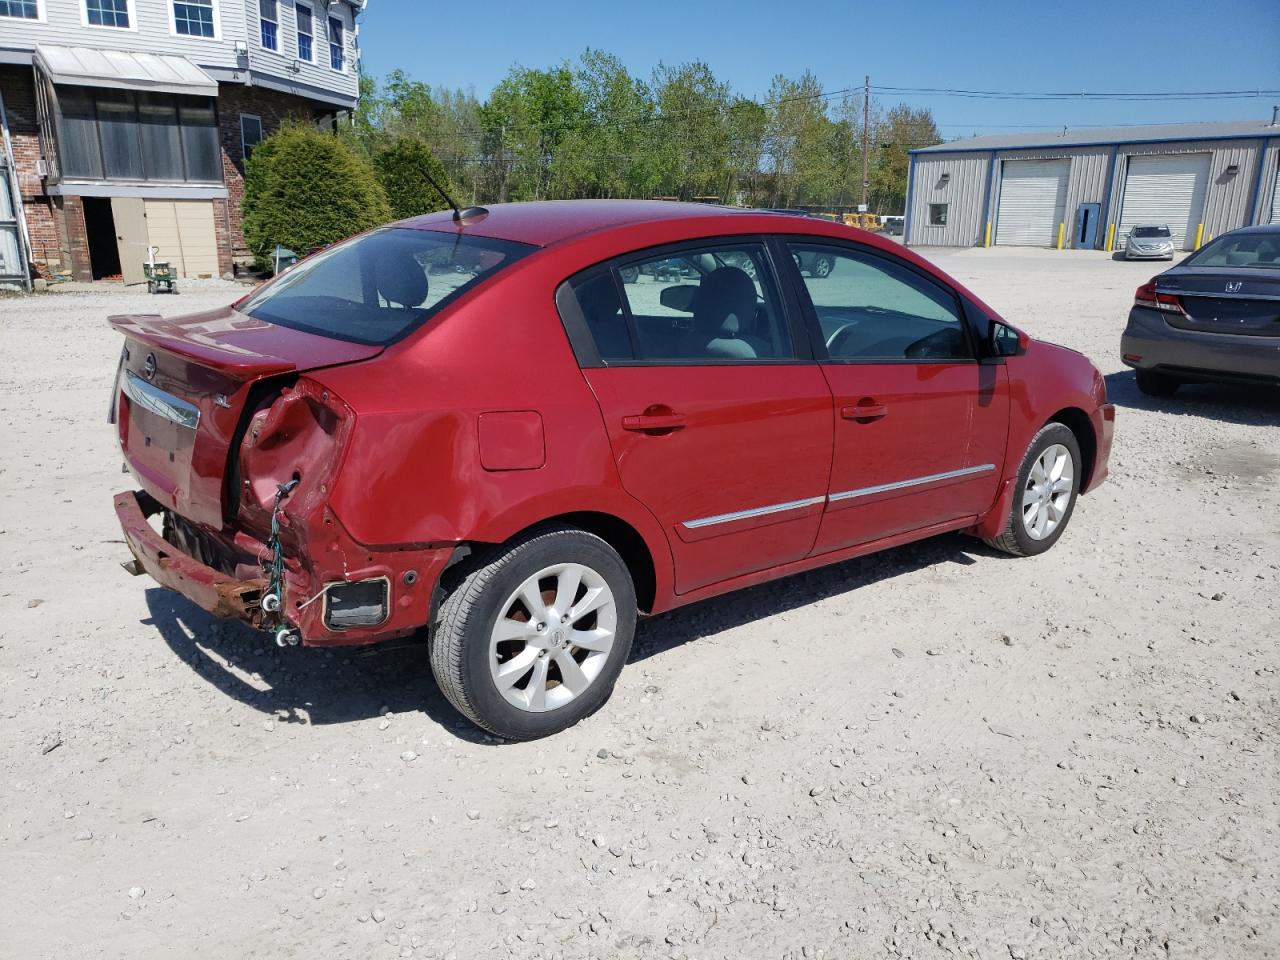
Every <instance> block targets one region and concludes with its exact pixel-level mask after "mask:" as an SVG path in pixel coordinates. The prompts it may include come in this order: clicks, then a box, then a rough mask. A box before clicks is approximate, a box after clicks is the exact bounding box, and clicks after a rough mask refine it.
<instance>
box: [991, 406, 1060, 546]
mask: <svg viewBox="0 0 1280 960" xmlns="http://www.w3.org/2000/svg"><path fill="white" fill-rule="evenodd" d="M1081 478H1082V471H1081V459H1080V444H1079V443H1078V442H1077V441H1076V436H1075V434H1074V433H1072V432H1071V430H1070V429H1069V428H1068V427H1065V426H1063V425H1062V424H1061V423H1049V424H1045V426H1044V427H1042V428H1041V429H1040V432H1039V433H1037V434H1036V435H1035V436H1034V437H1032V439H1031V443H1030V444H1029V445H1028V446H1027V452H1026V453H1025V454H1024V455H1023V457H1022V464H1021V466H1019V468H1018V481H1017V487H1016V489H1015V490H1014V494H1013V503H1012V504H1010V507H1009V516H1008V519H1007V521H1006V523H1005V528H1004V531H1003V532H1002V533H1001V534H1000V535H999V536H998V537H992V538H991V539H989V540H987V544H988V545H990V546H992V547H995V548H996V549H997V550H1002V551H1004V552H1005V553H1010V554H1013V555H1014V556H1015V557H1033V556H1035V555H1037V554H1040V553H1044V552H1045V551H1046V550H1048V549H1049V548H1050V547H1052V546H1053V545H1054V544H1055V543H1057V542H1058V538H1059V537H1061V536H1062V532H1063V531H1064V530H1066V528H1067V523H1068V522H1069V521H1070V520H1071V514H1072V512H1074V510H1075V506H1076V498H1077V496H1078V495H1079V493H1080V482H1081Z"/></svg>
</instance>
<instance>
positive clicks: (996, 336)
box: [987, 321, 1030, 357]
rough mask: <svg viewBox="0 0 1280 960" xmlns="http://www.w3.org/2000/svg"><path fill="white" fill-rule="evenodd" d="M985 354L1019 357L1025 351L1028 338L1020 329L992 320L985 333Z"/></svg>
mask: <svg viewBox="0 0 1280 960" xmlns="http://www.w3.org/2000/svg"><path fill="white" fill-rule="evenodd" d="M987 341H988V342H987V348H988V351H987V355H988V356H991V357H1020V356H1022V354H1024V353H1026V352H1027V344H1028V343H1029V342H1030V338H1029V337H1028V336H1027V335H1026V334H1025V333H1023V332H1022V331H1021V330H1015V329H1013V327H1010V326H1006V325H1005V324H1003V323H996V322H994V321H993V322H992V324H991V331H990V333H989V334H988V335H987Z"/></svg>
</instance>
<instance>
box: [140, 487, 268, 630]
mask: <svg viewBox="0 0 1280 960" xmlns="http://www.w3.org/2000/svg"><path fill="white" fill-rule="evenodd" d="M115 506H116V516H117V517H118V518H119V519H120V527H121V529H122V530H123V531H124V539H125V543H126V544H128V547H129V550H130V552H131V553H132V554H133V556H134V559H135V560H136V562H137V564H138V566H140V567H141V568H142V570H143V571H146V573H148V574H149V575H150V576H151V579H153V580H155V581H156V583H158V584H160V585H161V586H163V587H168V588H169V589H170V590H176V591H177V592H178V593H180V594H182V595H183V596H184V597H186V598H187V599H189V600H190V601H191V602H192V603H194V604H195V605H196V606H198V607H200V608H201V609H202V610H207V611H208V612H209V613H212V614H213V615H214V616H216V617H234V618H235V619H237V620H244V621H246V622H248V623H250V624H252V625H253V626H255V627H260V626H262V618H263V612H262V607H261V606H260V602H261V600H262V592H263V590H264V589H265V588H266V585H267V581H266V580H265V579H258V580H236V579H234V578H233V577H229V576H227V575H226V574H225V573H221V572H219V571H217V570H215V569H213V567H210V566H206V565H205V564H203V563H201V562H200V561H199V560H196V559H194V558H193V557H189V556H187V555H186V554H185V553H183V552H182V551H181V550H179V549H178V548H177V547H175V546H173V544H171V543H169V541H168V540H165V539H164V538H163V537H161V536H160V534H158V533H156V532H155V530H153V529H152V528H151V524H149V523H148V522H147V518H148V517H151V516H154V515H155V514H157V513H159V512H160V511H161V510H162V509H163V507H162V506H161V505H160V504H159V503H158V502H157V501H156V500H154V499H153V498H152V497H150V496H149V495H147V494H146V493H141V492H138V491H133V490H129V491H126V492H124V493H120V494H117V495H116V497H115ZM131 572H140V571H137V570H136V569H135V570H133V571H131Z"/></svg>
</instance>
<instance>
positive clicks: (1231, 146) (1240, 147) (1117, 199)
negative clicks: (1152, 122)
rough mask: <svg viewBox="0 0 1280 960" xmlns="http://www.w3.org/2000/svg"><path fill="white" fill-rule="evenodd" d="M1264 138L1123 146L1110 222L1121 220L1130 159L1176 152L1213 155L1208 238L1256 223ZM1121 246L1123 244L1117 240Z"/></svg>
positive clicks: (1207, 205) (1206, 220)
mask: <svg viewBox="0 0 1280 960" xmlns="http://www.w3.org/2000/svg"><path fill="white" fill-rule="evenodd" d="M1261 144H1262V141H1260V140H1217V141H1214V140H1186V141H1182V142H1179V143H1135V144H1129V145H1124V144H1122V145H1121V146H1120V155H1119V157H1118V158H1117V159H1116V171H1115V184H1114V186H1113V188H1112V191H1111V209H1110V210H1109V211H1107V212H1106V220H1107V223H1108V224H1112V223H1119V220H1120V211H1121V208H1122V207H1123V205H1124V181H1125V175H1126V173H1127V172H1128V158H1129V157H1142V156H1162V155H1168V154H1175V153H1208V154H1210V166H1209V189H1208V191H1207V192H1206V194H1205V201H1204V212H1203V213H1202V214H1201V220H1200V222H1202V223H1203V224H1204V237H1205V238H1208V237H1216V236H1218V235H1219V234H1222V233H1226V232H1227V231H1228V230H1234V229H1236V228H1237V227H1244V226H1248V225H1249V224H1250V223H1252V222H1253V211H1251V210H1250V209H1249V202H1250V200H1252V198H1253V185H1254V182H1255V179H1256V177H1257V166H1256V165H1257V163H1258V154H1259V147H1260V146H1261ZM1232 164H1235V165H1236V166H1237V167H1238V168H1239V169H1238V170H1237V172H1236V173H1234V174H1228V173H1227V167H1229V166H1231V165H1232ZM1117 246H1119V243H1118V241H1117Z"/></svg>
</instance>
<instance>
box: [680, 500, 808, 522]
mask: <svg viewBox="0 0 1280 960" xmlns="http://www.w3.org/2000/svg"><path fill="white" fill-rule="evenodd" d="M826 499H827V498H826V497H809V498H808V499H807V500H791V501H789V502H787V503H775V504H771V505H770V506H767V507H755V508H754V509H751V510H738V511H736V512H734V513H721V514H717V515H716V516H714V517H699V518H698V519H697V520H685V521H684V522H683V523H681V524H680V525H681V526H682V527H684V528H685V529H686V530H697V529H698V528H699V527H710V526H713V525H714V524H717V523H732V522H733V521H734V520H747V519H750V518H751V517H764V516H768V515H769V514H771V513H783V512H784V511H787V510H799V509H800V508H801V507H814V506H817V505H818V504H820V503H823V502H825V501H826Z"/></svg>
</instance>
